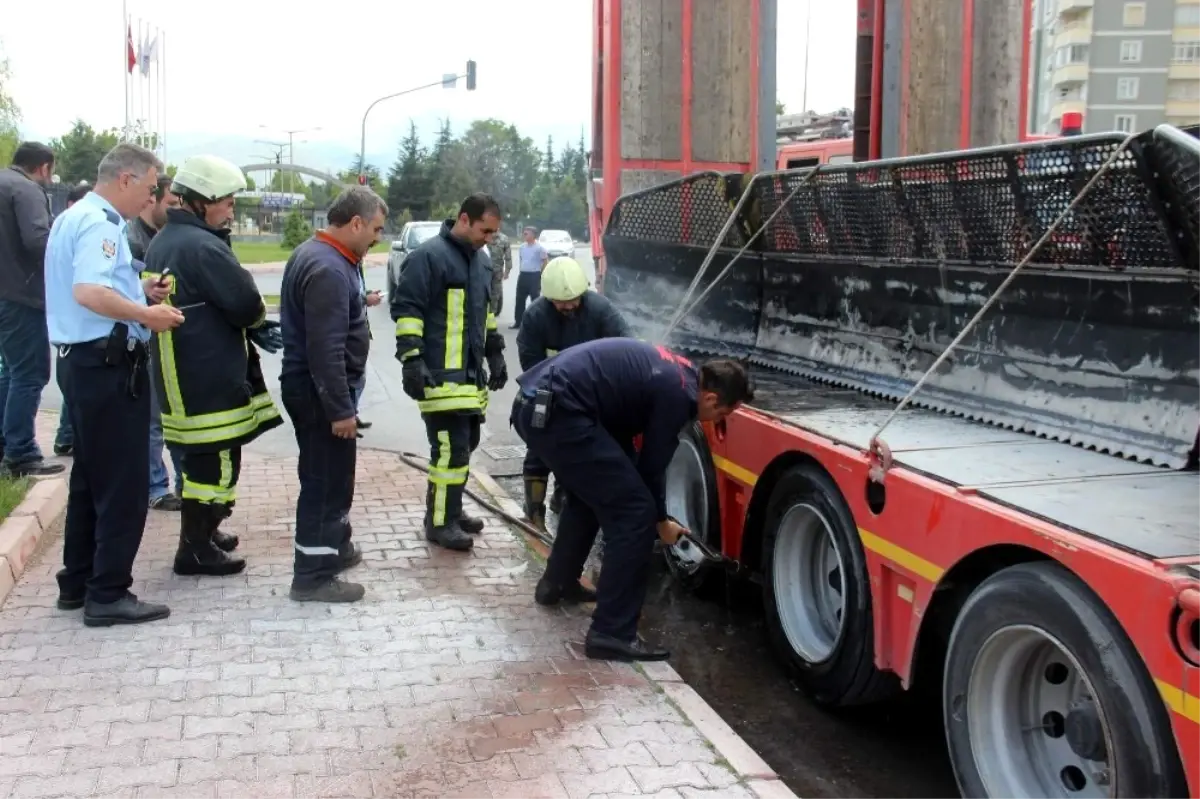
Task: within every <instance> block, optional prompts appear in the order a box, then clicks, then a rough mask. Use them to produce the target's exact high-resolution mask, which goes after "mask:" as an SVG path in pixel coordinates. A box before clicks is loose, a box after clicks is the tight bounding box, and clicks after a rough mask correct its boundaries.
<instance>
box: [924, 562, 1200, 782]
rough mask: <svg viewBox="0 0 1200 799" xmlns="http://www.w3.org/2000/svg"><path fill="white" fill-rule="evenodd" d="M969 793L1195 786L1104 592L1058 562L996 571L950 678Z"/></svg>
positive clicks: (961, 776) (958, 762)
mask: <svg viewBox="0 0 1200 799" xmlns="http://www.w3.org/2000/svg"><path fill="white" fill-rule="evenodd" d="M942 698H943V705H944V707H943V715H944V721H945V726H946V740H947V742H948V744H949V748H950V760H951V764H952V765H953V767H954V775H955V779H957V780H958V786H959V789H960V790H961V791H962V794H963V796H972V797H974V796H981V797H984V796H995V797H1000V796H1089V795H1096V794H1097V793H1099V794H1100V795H1107V796H1127V797H1174V796H1187V795H1188V786H1187V780H1186V778H1185V777H1184V772H1183V765H1182V763H1181V762H1180V758H1179V753H1178V751H1177V750H1176V746H1175V738H1174V734H1173V733H1172V730H1171V720H1170V718H1169V717H1168V715H1167V710H1166V707H1165V706H1164V704H1163V701H1162V697H1161V696H1160V695H1159V693H1158V691H1157V690H1156V688H1155V685H1154V681H1153V680H1152V679H1151V677H1150V674H1149V672H1148V671H1147V670H1146V667H1145V666H1144V664H1143V663H1142V661H1141V658H1140V657H1139V656H1138V653H1137V650H1135V649H1134V647H1133V644H1132V643H1130V641H1129V639H1128V638H1127V637H1126V635H1125V633H1124V631H1123V630H1122V629H1121V626H1120V624H1118V622H1117V620H1116V619H1115V618H1114V617H1113V616H1112V614H1111V613H1110V612H1109V611H1108V609H1107V608H1106V607H1104V605H1103V603H1102V602H1101V600H1100V599H1099V598H1097V597H1096V596H1095V594H1093V593H1092V591H1091V590H1090V589H1088V587H1087V586H1086V585H1085V584H1084V583H1083V582H1082V581H1081V580H1080V579H1079V578H1077V577H1076V576H1075V575H1073V574H1071V573H1070V572H1069V571H1067V570H1066V569H1065V568H1063V567H1062V566H1060V565H1059V564H1057V563H1051V562H1045V561H1042V562H1037V563H1024V564H1020V565H1017V566H1012V567H1009V568H1007V569H1003V570H1001V571H999V572H996V573H995V574H993V575H992V576H990V577H988V578H987V579H986V580H984V581H983V582H982V583H980V585H979V586H978V587H977V588H976V589H975V590H974V592H972V593H971V595H970V596H969V597H968V598H967V600H966V602H965V603H964V605H963V607H962V610H961V611H960V612H959V615H958V618H957V619H956V620H955V623H954V629H953V631H952V633H951V635H950V645H949V649H948V651H947V654H946V670H945V676H944V679H943V684H942Z"/></svg>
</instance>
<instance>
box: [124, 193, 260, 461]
mask: <svg viewBox="0 0 1200 799" xmlns="http://www.w3.org/2000/svg"><path fill="white" fill-rule="evenodd" d="M167 269H170V272H169V273H168V275H167V279H168V281H169V285H170V287H171V294H170V296H169V297H167V299H166V302H168V303H170V304H171V305H174V306H176V307H177V308H182V309H183V315H184V322H183V324H181V325H180V326H179V327H177V328H175V329H174V330H168V331H166V332H165V333H159V334H157V335H155V336H154V341H153V344H152V346H153V353H154V363H155V364H156V366H157V369H155V371H154V374H153V375H152V378H153V379H154V382H155V389H156V390H157V391H158V392H159V394H158V396H159V397H161V398H162V411H163V413H162V427H163V438H165V439H166V440H167V441H168V442H170V443H171V444H177V445H179V446H181V447H183V448H184V450H185V451H188V450H193V451H196V452H217V451H220V450H224V449H230V448H232V447H239V446H242V445H243V444H247V443H249V442H250V441H253V440H254V439H255V438H257V437H258V436H259V435H261V434H262V433H265V432H266V431H268V430H271V429H273V428H275V427H279V426H280V425H281V424H283V420H282V419H281V418H280V415H279V409H278V408H276V407H275V404H274V403H273V402H272V401H271V396H270V394H268V393H267V384H266V381H265V380H264V379H263V374H262V366H261V364H260V363H259V358H258V350H256V349H255V348H254V345H252V344H251V343H250V342H249V341H248V340H247V338H246V330H247V329H249V328H254V327H257V326H259V325H261V324H262V323H263V320H264V319H265V318H266V308H265V306H264V305H263V299H262V295H261V294H259V291H258V287H257V286H255V284H254V278H253V277H251V275H250V273H249V272H248V271H246V270H245V269H244V268H243V267H242V265H241V264H239V263H238V261H237V258H236V257H234V254H233V250H232V249H231V248H230V246H229V231H227V230H217V229H216V228H212V227H209V226H208V225H207V224H205V223H204V221H203V220H201V219H200V218H198V217H196V216H195V215H194V214H191V213H189V212H188V211H184V210H182V209H178V208H172V209H170V210H169V211H167V224H166V225H165V226H163V229H162V230H160V231H159V233H158V235H156V236H155V237H154V239H153V240H152V241H151V242H150V246H149V248H147V250H146V271H145V272H144V273H143V277H151V276H154V277H157V276H160V275H162V274H163V272H164V271H165V270H167ZM199 303H203V304H201V305H198V304H199ZM190 305H197V307H194V308H189V307H187V306H190Z"/></svg>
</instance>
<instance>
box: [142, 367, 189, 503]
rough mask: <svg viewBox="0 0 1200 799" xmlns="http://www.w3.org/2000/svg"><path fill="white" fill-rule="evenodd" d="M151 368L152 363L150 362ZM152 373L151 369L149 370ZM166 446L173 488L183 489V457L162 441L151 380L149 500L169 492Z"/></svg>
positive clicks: (154, 391)
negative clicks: (165, 455)
mask: <svg viewBox="0 0 1200 799" xmlns="http://www.w3.org/2000/svg"><path fill="white" fill-rule="evenodd" d="M150 368H151V370H153V369H154V365H153V364H151V366H150ZM151 374H153V371H151ZM164 446H165V447H166V449H167V453H168V454H169V455H170V456H171V465H172V467H174V469H175V490H176V491H182V490H183V459H182V458H181V457H180V455H181V453H180V452H179V450H178V449H176V448H175V447H172V446H171V445H170V444H167V443H166V442H165V441H163V431H162V406H161V404H160V403H159V401H158V390H157V389H156V388H155V387H154V383H153V381H152V382H151V384H150V500H151V501H154V500H156V499H158V498H159V497H165V496H166V495H167V494H170V493H171V482H170V475H169V474H167V467H166V465H165V464H164V463H163V457H162V452H163V447H164Z"/></svg>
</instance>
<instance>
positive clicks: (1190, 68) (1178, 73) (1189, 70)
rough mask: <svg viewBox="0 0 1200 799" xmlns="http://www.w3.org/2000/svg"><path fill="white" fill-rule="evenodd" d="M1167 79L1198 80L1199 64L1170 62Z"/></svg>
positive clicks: (1199, 73) (1199, 77)
mask: <svg viewBox="0 0 1200 799" xmlns="http://www.w3.org/2000/svg"><path fill="white" fill-rule="evenodd" d="M1167 80H1200V64H1171V65H1170V66H1169V67H1167Z"/></svg>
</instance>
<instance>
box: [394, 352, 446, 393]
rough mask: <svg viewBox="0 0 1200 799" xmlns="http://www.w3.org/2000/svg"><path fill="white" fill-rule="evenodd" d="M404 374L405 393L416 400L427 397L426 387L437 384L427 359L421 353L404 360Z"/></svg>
mask: <svg viewBox="0 0 1200 799" xmlns="http://www.w3.org/2000/svg"><path fill="white" fill-rule="evenodd" d="M403 375H404V377H403V379H402V380H401V386H403V388H404V393H405V394H407V395H408V396H410V397H412V398H413V399H415V400H423V399H425V389H426V388H427V387H428V388H433V387H434V386H436V385H437V383H435V382H433V375H431V374H430V373H429V367H428V366H426V365H425V359H424V358H422V357H421V356H420V355H416V356H413V357H412V358H409V359H408V360H407V361H405V362H404V372H403Z"/></svg>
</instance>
